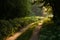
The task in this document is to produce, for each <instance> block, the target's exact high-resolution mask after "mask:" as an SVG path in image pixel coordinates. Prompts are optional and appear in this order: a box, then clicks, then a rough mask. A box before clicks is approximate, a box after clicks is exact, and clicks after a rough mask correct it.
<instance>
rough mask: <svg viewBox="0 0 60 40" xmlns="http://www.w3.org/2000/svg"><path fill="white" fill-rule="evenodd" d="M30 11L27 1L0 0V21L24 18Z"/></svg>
mask: <svg viewBox="0 0 60 40" xmlns="http://www.w3.org/2000/svg"><path fill="white" fill-rule="evenodd" d="M30 9H31V8H30V2H29V0H0V19H13V18H16V17H24V16H27V15H29V12H30Z"/></svg>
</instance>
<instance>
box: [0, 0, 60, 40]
mask: <svg viewBox="0 0 60 40" xmlns="http://www.w3.org/2000/svg"><path fill="white" fill-rule="evenodd" d="M59 2H60V1H59V0H36V1H35V0H34V1H32V0H0V40H3V39H4V38H5V37H9V36H11V35H13V34H14V33H15V32H18V31H19V30H21V29H22V28H24V27H25V26H27V25H28V24H30V23H32V22H36V21H39V20H40V17H41V16H43V14H42V13H44V10H43V9H44V8H46V9H47V11H45V12H47V13H48V14H46V15H50V14H49V13H51V14H53V18H51V17H49V18H51V21H48V22H47V21H44V24H43V28H42V29H41V30H40V36H39V37H40V39H41V40H47V38H48V40H60V32H59V31H60V5H59ZM35 6H38V7H36V8H37V9H35V8H33V7H35ZM49 8H52V10H51V9H50V10H51V11H49V10H48V9H49ZM37 16H38V17H37ZM44 17H46V16H44ZM47 30H48V31H47ZM49 31H50V32H49ZM43 35H46V36H47V37H46V38H45V37H44V36H43ZM50 38H51V39H50Z"/></svg>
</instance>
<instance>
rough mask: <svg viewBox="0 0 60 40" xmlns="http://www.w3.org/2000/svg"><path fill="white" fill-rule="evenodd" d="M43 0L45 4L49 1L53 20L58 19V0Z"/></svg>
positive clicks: (59, 13)
mask: <svg viewBox="0 0 60 40" xmlns="http://www.w3.org/2000/svg"><path fill="white" fill-rule="evenodd" d="M44 1H45V5H46V4H47V3H49V4H50V6H52V9H53V15H54V17H53V20H54V22H56V21H57V20H60V5H59V3H60V1H59V0H44Z"/></svg>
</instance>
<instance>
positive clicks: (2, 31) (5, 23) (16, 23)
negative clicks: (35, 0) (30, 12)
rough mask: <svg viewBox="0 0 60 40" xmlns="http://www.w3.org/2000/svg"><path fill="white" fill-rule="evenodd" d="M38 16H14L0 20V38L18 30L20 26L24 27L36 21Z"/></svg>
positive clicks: (0, 39)
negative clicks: (13, 17)
mask: <svg viewBox="0 0 60 40" xmlns="http://www.w3.org/2000/svg"><path fill="white" fill-rule="evenodd" d="M38 19H39V17H38V18H36V17H34V16H32V17H22V18H15V19H13V20H11V19H10V20H0V40H2V39H3V38H4V37H9V36H11V35H13V34H14V33H15V32H17V31H20V30H21V29H22V28H24V27H26V26H27V25H28V24H30V23H32V22H36V21H38Z"/></svg>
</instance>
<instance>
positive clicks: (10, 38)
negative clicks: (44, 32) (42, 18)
mask: <svg viewBox="0 0 60 40" xmlns="http://www.w3.org/2000/svg"><path fill="white" fill-rule="evenodd" d="M38 22H39V21H37V22H34V23H31V24H29V25H28V26H27V27H25V28H23V29H22V30H20V32H17V33H15V34H14V35H12V36H11V37H8V38H6V40H16V39H17V38H18V37H19V36H20V35H21V34H22V33H24V32H25V31H26V30H28V29H29V28H30V27H31V26H32V25H34V24H35V23H38ZM40 24H42V23H40ZM39 28H40V27H39ZM39 28H38V27H36V28H35V30H34V31H36V30H37V29H39ZM34 33H35V32H33V34H34ZM37 33H38V31H37Z"/></svg>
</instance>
